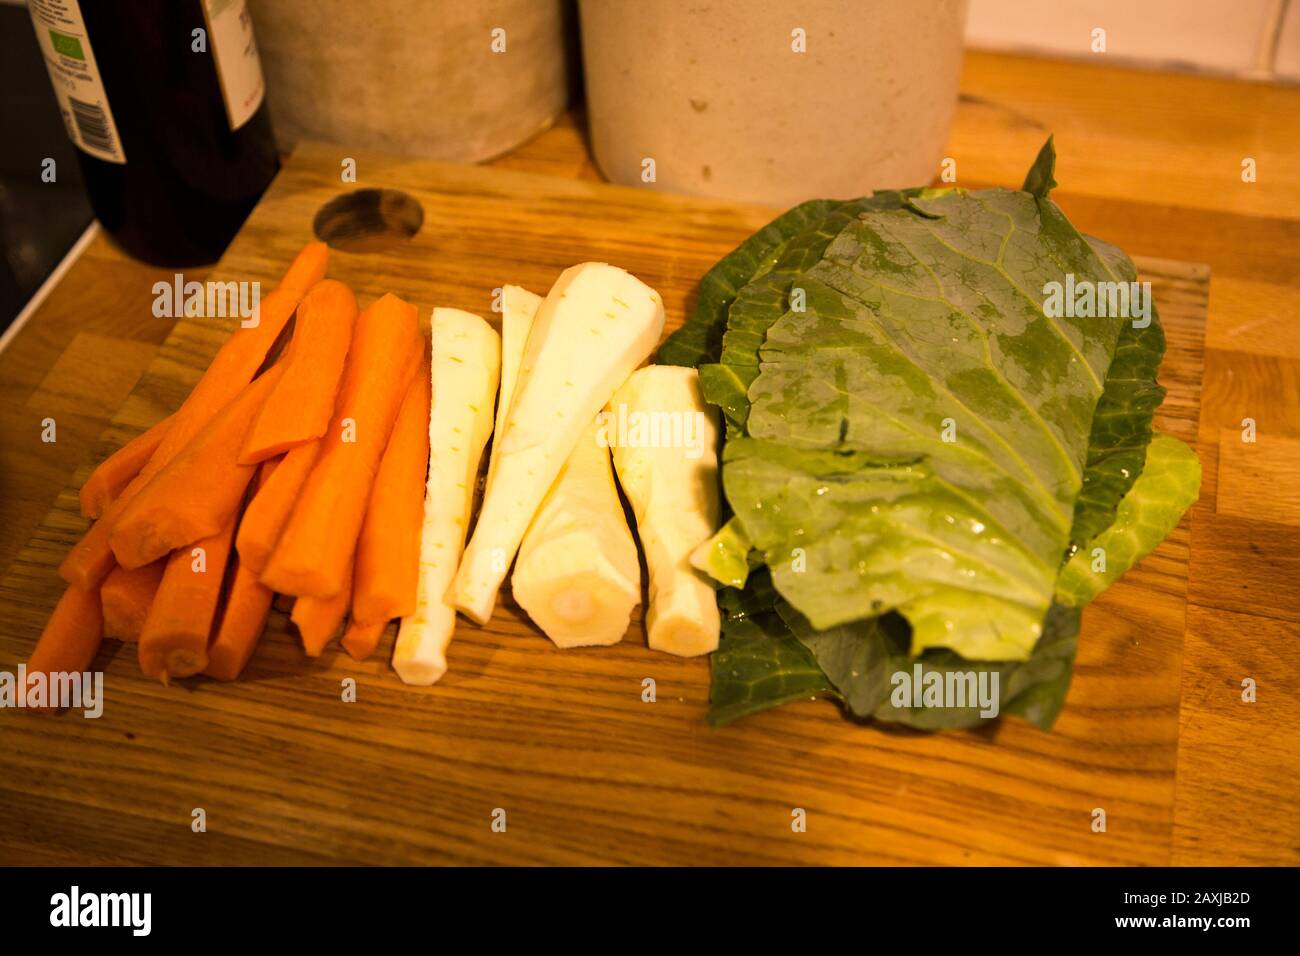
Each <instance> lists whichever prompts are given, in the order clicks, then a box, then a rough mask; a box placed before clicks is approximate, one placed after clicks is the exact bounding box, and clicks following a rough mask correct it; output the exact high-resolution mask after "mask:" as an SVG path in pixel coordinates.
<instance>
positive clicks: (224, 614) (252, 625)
mask: <svg viewBox="0 0 1300 956" xmlns="http://www.w3.org/2000/svg"><path fill="white" fill-rule="evenodd" d="M283 463H284V459H283V458H272V459H270V460H269V461H264V462H262V466H261V467H260V468H259V469H258V470H257V478H256V479H255V484H254V488H253V494H254V496H256V495H257V494H259V493H260V492H261V491H262V490H263V489H264V488H265V487H266V483H267V482H268V481H269V480H270V479H271V476H272V475H273V474H274V473H275V472H276V471H278V470H279V468H280V466H281V465H282V464H283ZM247 516H248V508H247V507H245V508H244V518H247ZM244 518H241V519H240V523H241V526H242V523H243V521H244ZM230 561H231V565H232V571H231V573H230V588H229V589H228V590H227V592H226V595H225V600H224V601H223V602H222V606H221V608H220V609H219V611H218V614H217V618H218V620H217V626H216V628H215V632H216V633H215V636H214V637H213V638H212V643H211V644H209V645H208V666H207V667H205V668H204V669H203V673H204V674H206V675H207V676H209V677H215V678H216V679H217V680H235V679H236V678H237V677H238V676H239V675H240V673H242V672H243V670H244V668H245V667H246V666H247V665H248V661H249V659H250V658H251V657H252V656H253V651H254V650H256V649H257V644H258V641H260V640H261V639H262V631H263V630H265V628H266V618H267V615H268V614H270V611H271V600H272V598H274V597H275V595H274V593H272V591H271V590H270V589H269V588H267V587H266V586H265V585H264V584H262V582H261V581H259V580H258V573H257V572H256V571H254V570H253V569H252V568H250V567H248V565H247V563H246V562H245V561H244V560H243V558H242V557H241V556H240V555H239V554H238V553H236V554H234V555H232V556H231V559H230Z"/></svg>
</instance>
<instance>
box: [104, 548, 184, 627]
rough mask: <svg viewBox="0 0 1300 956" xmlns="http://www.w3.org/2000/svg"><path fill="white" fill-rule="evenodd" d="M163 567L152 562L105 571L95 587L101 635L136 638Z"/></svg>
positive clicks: (165, 565) (151, 603)
mask: <svg viewBox="0 0 1300 956" xmlns="http://www.w3.org/2000/svg"><path fill="white" fill-rule="evenodd" d="M166 567H167V562H166V561H153V562H151V563H149V564H146V565H144V566H143V567H139V568H134V569H132V570H129V571H128V570H127V569H126V568H124V567H122V566H120V565H119V566H118V567H115V568H114V569H113V570H112V571H110V572H109V573H108V577H106V578H104V583H103V584H102V585H101V586H100V589H99V600H100V603H101V604H102V605H103V608H104V636H105V637H115V638H117V639H118V640H119V641H126V642H127V643H134V642H136V641H138V640H140V630H141V628H143V627H144V619H145V618H146V617H148V615H149V608H150V607H151V606H152V605H153V599H154V595H155V594H157V593H158V585H159V584H161V583H162V577H163V571H164V570H165V569H166Z"/></svg>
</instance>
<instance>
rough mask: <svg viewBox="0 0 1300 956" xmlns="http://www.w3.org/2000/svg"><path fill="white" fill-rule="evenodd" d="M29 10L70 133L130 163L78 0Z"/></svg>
mask: <svg viewBox="0 0 1300 956" xmlns="http://www.w3.org/2000/svg"><path fill="white" fill-rule="evenodd" d="M241 6H242V4H241ZM27 8H28V10H30V11H31V14H32V25H33V26H35V27H36V39H37V40H38V41H39V42H40V45H41V53H42V55H44V57H45V66H46V69H48V70H49V71H50V82H51V83H53V84H54V93H55V95H56V96H57V97H58V98H59V109H60V110H61V111H62V112H63V123H64V125H65V126H67V128H68V136H70V137H71V138H72V141H73V142H74V143H76V144H77V146H79V147H80V148H81V149H83V150H85V151H86V152H87V153H89V154H90V155H92V156H98V157H99V158H100V159H104V160H107V161H108V162H110V163H125V162H126V152H125V151H124V150H123V149H122V141H121V140H120V139H119V138H118V135H117V124H116V123H114V122H113V111H112V110H110V109H109V108H108V97H107V96H106V95H105V94H104V82H103V80H101V79H100V77H99V67H98V66H97V65H96V64H95V54H94V51H93V50H91V48H90V39H89V37H87V36H86V24H85V22H84V21H83V20H82V19H81V7H80V6H78V4H77V0H28V2H27Z"/></svg>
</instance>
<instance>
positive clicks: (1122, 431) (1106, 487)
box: [1070, 237, 1165, 548]
mask: <svg viewBox="0 0 1300 956" xmlns="http://www.w3.org/2000/svg"><path fill="white" fill-rule="evenodd" d="M1088 242H1089V244H1090V245H1091V246H1092V247H1093V249H1095V250H1096V251H1097V254H1098V255H1099V256H1101V258H1102V260H1103V261H1104V262H1105V263H1106V264H1107V267H1108V268H1109V269H1110V272H1111V273H1112V275H1114V276H1115V277H1116V279H1117V280H1118V281H1121V282H1133V281H1136V279H1137V270H1136V269H1135V268H1134V266H1133V263H1132V261H1131V260H1130V259H1129V258H1128V256H1126V255H1125V254H1124V253H1123V251H1121V250H1120V249H1117V248H1116V247H1115V246H1112V245H1110V244H1108V243H1105V242H1102V241H1101V240H1100V239H1094V238H1092V237H1089V238H1088ZM1150 306H1151V322H1150V324H1149V325H1145V326H1143V325H1142V323H1141V322H1139V321H1136V320H1133V321H1128V322H1125V323H1124V326H1123V328H1122V329H1121V330H1120V334H1119V342H1118V343H1117V344H1116V346H1115V357H1114V358H1113V359H1112V360H1111V363H1110V369H1109V370H1108V371H1107V373H1106V388H1105V391H1103V392H1102V395H1101V399H1100V400H1099V401H1098V402H1097V410H1096V412H1095V413H1094V414H1093V417H1092V434H1091V436H1090V437H1089V440H1088V460H1087V464H1086V466H1085V467H1084V470H1083V485H1082V487H1081V488H1080V490H1079V497H1078V498H1077V499H1076V500H1075V502H1074V523H1073V526H1072V528H1071V532H1070V542H1071V545H1072V546H1073V547H1075V548H1077V547H1081V546H1082V545H1084V544H1085V543H1087V542H1088V541H1090V540H1092V538H1093V537H1094V536H1096V535H1097V534H1099V533H1100V532H1101V531H1102V530H1103V529H1104V528H1105V527H1106V526H1107V525H1109V524H1110V523H1111V522H1112V521H1113V520H1114V519H1115V509H1116V508H1117V507H1118V506H1119V501H1120V499H1121V498H1123V497H1124V495H1125V493H1126V492H1127V491H1128V490H1129V488H1130V487H1131V486H1132V484H1133V482H1134V481H1135V480H1136V479H1137V476H1138V475H1140V474H1141V473H1142V463H1143V462H1144V461H1145V459H1146V451H1147V445H1148V444H1150V442H1151V418H1152V416H1153V415H1154V414H1155V411H1156V409H1157V408H1159V407H1160V403H1161V402H1163V401H1164V398H1165V390H1164V387H1163V386H1161V385H1160V383H1159V382H1157V381H1156V374H1157V373H1158V372H1159V370H1160V360H1161V359H1162V358H1163V357H1164V354H1165V333H1164V330H1163V329H1161V327H1160V316H1159V315H1158V314H1157V313H1156V308H1155V303H1154V302H1152V303H1150Z"/></svg>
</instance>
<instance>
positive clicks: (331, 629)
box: [289, 588, 352, 657]
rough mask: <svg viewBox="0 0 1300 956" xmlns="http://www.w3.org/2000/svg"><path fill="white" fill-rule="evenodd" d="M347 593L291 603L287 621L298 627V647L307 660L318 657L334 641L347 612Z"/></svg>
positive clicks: (346, 590)
mask: <svg viewBox="0 0 1300 956" xmlns="http://www.w3.org/2000/svg"><path fill="white" fill-rule="evenodd" d="M351 596H352V595H351V593H350V592H349V590H348V589H347V588H344V589H343V590H342V591H340V592H339V593H338V594H336V595H334V596H333V597H327V598H318V597H312V596H310V595H307V596H305V597H300V598H298V600H296V601H294V602H293V611H292V613H290V615H289V620H291V621H293V623H294V624H297V625H298V634H299V635H300V636H301V637H302V648H303V650H304V651H306V652H307V656H308V657H320V655H321V651H323V650H325V647H326V645H328V644H329V642H330V641H332V640H333V639H334V635H335V634H337V633H338V631H339V625H340V624H342V623H343V616H344V615H345V614H347V613H348V602H349V598H351Z"/></svg>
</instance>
